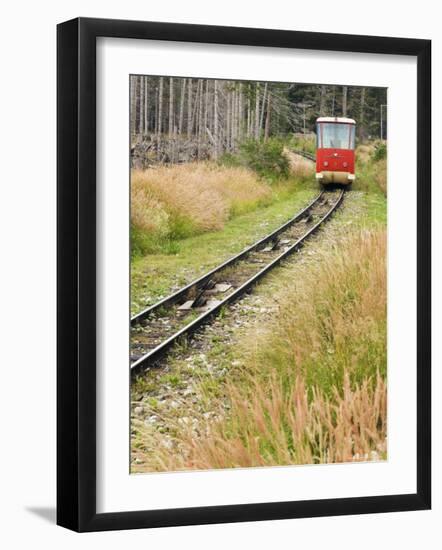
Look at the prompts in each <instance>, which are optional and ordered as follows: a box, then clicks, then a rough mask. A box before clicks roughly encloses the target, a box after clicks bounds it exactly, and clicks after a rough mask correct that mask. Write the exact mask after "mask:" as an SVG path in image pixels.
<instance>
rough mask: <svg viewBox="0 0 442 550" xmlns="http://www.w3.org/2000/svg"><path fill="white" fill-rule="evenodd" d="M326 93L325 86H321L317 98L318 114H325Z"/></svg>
mask: <svg viewBox="0 0 442 550" xmlns="http://www.w3.org/2000/svg"><path fill="white" fill-rule="evenodd" d="M326 94H327V86H321V95H320V100H319V116H324V115H325V99H326Z"/></svg>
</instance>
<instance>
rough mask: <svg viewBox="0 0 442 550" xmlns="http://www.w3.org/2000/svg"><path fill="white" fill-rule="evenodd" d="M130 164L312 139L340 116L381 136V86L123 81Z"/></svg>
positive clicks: (361, 131)
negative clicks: (319, 126)
mask: <svg viewBox="0 0 442 550" xmlns="http://www.w3.org/2000/svg"><path fill="white" fill-rule="evenodd" d="M130 102H131V105H130V107H131V109H130V119H131V120H130V124H131V153H132V165H133V166H134V167H138V168H145V167H147V166H149V165H150V164H157V163H161V164H167V163H182V162H189V161H195V160H207V159H215V160H216V159H218V158H219V157H220V156H222V155H223V154H225V153H234V152H236V151H237V149H238V147H239V146H240V145H241V144H242V143H244V142H245V141H247V140H257V141H259V140H264V141H266V140H268V139H269V138H270V137H286V136H287V135H290V134H303V135H304V134H306V135H308V134H311V133H312V132H313V131H314V127H315V120H316V118H317V117H318V116H347V117H351V118H354V119H355V120H356V122H357V125H358V138H359V140H360V141H364V140H365V139H376V138H377V139H379V138H382V139H385V138H386V133H387V125H386V102H387V90H386V88H373V87H357V86H334V85H333V86H332V85H318V84H296V83H275V82H249V81H229V80H209V79H193V78H174V77H157V76H154V77H152V76H132V77H131V79H130Z"/></svg>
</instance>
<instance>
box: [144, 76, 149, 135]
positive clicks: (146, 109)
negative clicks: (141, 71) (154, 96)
mask: <svg viewBox="0 0 442 550" xmlns="http://www.w3.org/2000/svg"><path fill="white" fill-rule="evenodd" d="M148 82H149V80H148V78H147V76H145V77H144V132H145V133H146V134H147V132H148V131H149V104H148V91H149V87H148Z"/></svg>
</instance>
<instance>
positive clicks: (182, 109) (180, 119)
mask: <svg viewBox="0 0 442 550" xmlns="http://www.w3.org/2000/svg"><path fill="white" fill-rule="evenodd" d="M185 95H186V79H185V78H183V82H182V83H181V97H180V117H179V122H178V133H179V134H180V135H181V133H182V131H183V119H184V98H185Z"/></svg>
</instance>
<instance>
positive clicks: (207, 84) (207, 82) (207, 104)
mask: <svg viewBox="0 0 442 550" xmlns="http://www.w3.org/2000/svg"><path fill="white" fill-rule="evenodd" d="M208 113H209V80H207V81H206V97H205V101H204V132H203V133H204V138H205V136H206V132H205V129H206V128H207V118H208Z"/></svg>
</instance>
